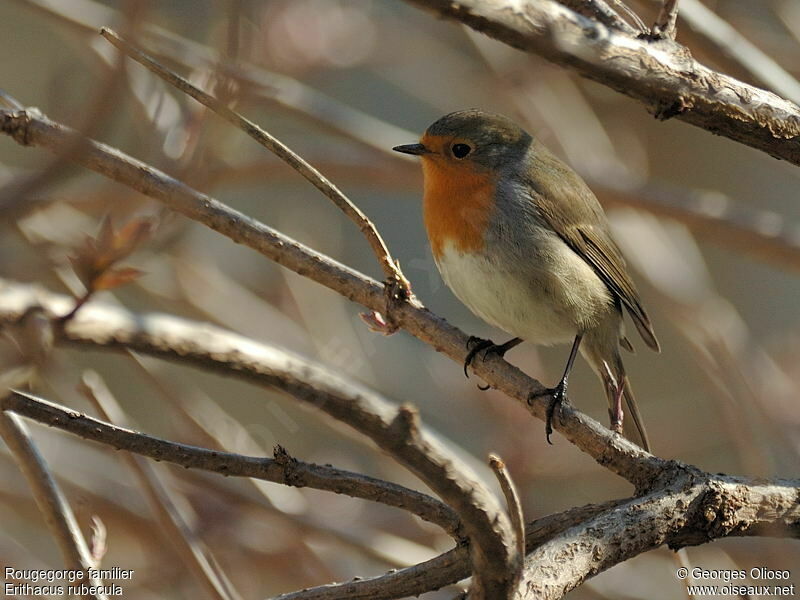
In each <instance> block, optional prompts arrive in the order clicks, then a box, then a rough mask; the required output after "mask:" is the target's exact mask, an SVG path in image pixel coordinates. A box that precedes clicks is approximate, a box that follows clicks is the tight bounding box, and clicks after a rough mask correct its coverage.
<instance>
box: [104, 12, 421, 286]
mask: <svg viewBox="0 0 800 600" xmlns="http://www.w3.org/2000/svg"><path fill="white" fill-rule="evenodd" d="M100 35H102V36H103V37H104V38H105V39H107V40H108V41H109V42H110V43H111V44H112V45H113V46H114V47H115V48H117V49H118V50H120V51H121V52H123V53H124V54H126V55H127V56H129V57H130V58H132V59H133V60H135V61H136V62H138V63H139V64H141V65H143V66H144V67H146V68H147V69H149V70H150V71H152V72H153V73H155V74H156V75H158V76H159V77H161V79H163V80H164V81H166V82H167V83H169V84H170V85H172V86H174V87H175V88H177V89H179V90H180V91H182V92H184V93H185V94H187V95H189V96H191V97H192V98H194V99H195V100H197V101H198V102H200V103H201V104H203V105H204V106H206V107H208V108H209V109H211V110H212V111H214V112H215V113H216V114H218V115H219V116H220V117H222V118H223V119H225V120H226V121H228V122H229V123H231V124H232V125H234V126H236V127H238V128H239V129H241V130H242V131H244V132H245V133H246V134H247V135H249V136H250V137H251V138H253V139H254V140H256V141H257V142H258V143H259V144H261V145H262V146H264V147H265V148H267V149H268V150H269V151H270V152H272V153H274V154H275V155H276V156H277V157H278V158H280V159H282V160H283V161H285V162H286V164H288V165H289V166H290V167H292V168H293V169H294V170H296V171H297V172H298V173H300V174H301V175H302V176H303V177H305V178H306V180H308V181H309V182H310V183H311V184H312V185H313V186H314V187H316V188H317V189H318V190H319V191H320V192H322V193H323V194H324V195H325V196H326V197H327V198H329V199H330V200H332V201H333V203H334V204H335V205H336V206H338V207H339V208H340V209H341V210H342V212H343V213H344V214H345V215H347V217H348V218H350V220H352V221H353V222H354V223H355V224H356V225H357V226H358V228H359V230H360V231H361V233H362V234H363V235H364V237H366V238H367V241H368V242H369V245H370V246H371V247H372V250H373V252H374V253H375V256H376V257H377V258H378V262H379V263H380V265H381V268H382V269H383V273H384V275H385V276H386V278H387V280H388V281H392V282H395V283H397V284H399V285H401V286H402V287H403V289H405V290H409V289H410V286H409V284H408V280H406V278H405V276H404V275H403V273H402V272H401V271H400V268H399V267H398V265H397V262H396V261H395V260H394V259H393V258H392V257H391V255H390V254H389V249H388V248H387V247H386V244H385V243H384V241H383V238H381V236H380V234H379V233H378V230H377V229H375V226H374V225H373V224H372V221H370V220H369V219H368V218H367V216H366V215H365V214H364V213H363V212H362V211H361V209H359V208H358V207H357V206H356V205H355V204H353V203H352V202H351V201H350V199H349V198H348V197H347V196H345V195H344V194H343V193H342V192H341V191H340V190H339V188H337V187H336V186H335V185H334V184H333V183H331V182H330V181H329V180H328V179H327V178H326V177H325V176H324V175H322V173H320V172H319V171H317V170H316V169H315V168H314V167H312V166H311V165H310V164H308V163H307V162H306V161H305V160H304V159H303V158H302V157H301V156H300V155H298V154H297V153H295V152H294V151H293V150H291V149H290V148H289V147H288V146H286V145H285V144H283V143H282V142H281V141H280V140H278V139H277V138H275V137H274V136H272V135H271V134H269V133H267V132H266V131H264V130H263V129H262V128H261V127H259V126H258V125H256V124H255V123H254V122H252V121H250V120H249V119H247V118H245V117H243V116H242V115H240V114H239V113H237V112H236V111H234V110H231V109H230V108H228V107H227V106H225V105H224V104H222V103H221V102H219V101H218V100H217V99H216V98H214V97H213V96H211V95H209V94H207V93H205V92H203V91H202V90H200V89H199V88H197V87H195V86H194V85H192V84H191V83H189V82H188V81H187V80H186V79H184V78H183V77H181V76H180V75H178V74H176V73H173V72H172V71H170V70H169V69H167V68H166V67H164V66H162V65H160V64H159V63H158V62H156V61H155V60H153V59H152V58H150V57H149V56H147V55H146V54H145V53H143V52H142V51H141V50H138V49H137V48H135V47H133V46H132V45H131V44H129V43H128V42H126V41H125V40H123V39H121V38H120V37H119V36H118V35H117V34H116V33H114V32H113V31H112V30H111V29H108V28H107V27H104V28H103V29H101V31H100Z"/></svg>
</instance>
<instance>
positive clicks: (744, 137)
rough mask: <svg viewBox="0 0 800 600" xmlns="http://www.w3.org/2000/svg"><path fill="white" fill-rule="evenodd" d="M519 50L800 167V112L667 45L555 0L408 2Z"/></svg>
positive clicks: (682, 49) (661, 113) (662, 113)
mask: <svg viewBox="0 0 800 600" xmlns="http://www.w3.org/2000/svg"><path fill="white" fill-rule="evenodd" d="M406 2H408V3H410V4H413V5H415V6H418V7H420V8H423V9H426V10H429V11H431V12H433V13H435V14H437V15H439V16H442V17H447V18H450V19H454V20H456V21H459V22H461V23H464V24H465V25H468V26H470V27H472V28H473V29H475V30H477V31H480V32H482V33H485V34H486V35H488V36H490V37H493V38H495V39H497V40H500V41H501V42H504V43H506V44H508V45H510V46H513V47H515V48H519V49H520V50H524V51H526V52H531V53H533V54H538V55H540V56H542V57H544V58H546V59H547V60H550V61H552V62H554V63H556V64H559V65H564V66H568V67H570V68H572V69H574V70H575V71H576V72H578V73H579V74H581V75H583V76H584V77H588V78H589V79H594V80H595V81H598V82H600V83H602V84H604V85H607V86H609V87H611V88H613V89H615V90H617V91H618V92H621V93H623V94H625V95H627V96H630V97H631V98H634V99H636V100H639V101H640V102H642V103H643V104H644V105H645V107H646V108H647V109H648V110H649V111H650V112H651V113H652V114H654V115H655V116H656V117H657V118H659V119H668V118H670V117H677V118H679V119H681V120H682V121H685V122H687V123H691V124H692V125H696V126H697V127H701V128H703V129H706V130H708V131H711V132H713V133H716V134H719V135H724V136H725V137H728V138H730V139H732V140H734V141H737V142H740V143H742V144H745V145H748V146H752V147H753V148H757V149H759V150H763V151H764V152H767V153H768V154H770V155H772V156H774V157H776V158H781V159H784V160H787V161H789V162H791V163H793V164H795V165H800V107H798V106H797V105H796V104H794V103H792V102H789V101H788V100H784V99H783V98H781V97H779V96H777V95H775V94H773V93H772V92H768V91H765V90H762V89H759V88H757V87H754V86H752V85H748V84H746V83H743V82H741V81H738V80H737V79H734V78H733V77H729V76H727V75H724V74H722V73H718V72H716V71H714V70H712V69H709V68H708V67H705V66H703V65H702V64H700V63H699V62H697V61H696V60H694V58H692V56H691V55H690V54H689V52H688V50H687V49H686V48H685V47H683V46H681V45H679V44H676V43H675V42H673V41H671V40H655V41H648V40H646V39H639V38H634V37H631V36H628V35H625V34H624V33H621V32H618V31H614V30H609V29H608V28H607V27H606V26H605V25H602V24H601V23H598V22H596V21H593V20H591V19H587V18H586V17H583V16H581V15H579V14H577V13H575V12H573V11H571V10H569V9H568V8H566V7H564V6H562V5H560V4H558V3H556V2H554V1H553V0H537V1H536V2H522V3H520V2H510V1H509V0H406Z"/></svg>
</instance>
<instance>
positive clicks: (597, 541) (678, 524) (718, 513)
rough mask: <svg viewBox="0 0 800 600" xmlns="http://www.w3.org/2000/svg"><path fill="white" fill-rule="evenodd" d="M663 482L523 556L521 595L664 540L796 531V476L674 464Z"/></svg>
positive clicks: (563, 588)
mask: <svg viewBox="0 0 800 600" xmlns="http://www.w3.org/2000/svg"><path fill="white" fill-rule="evenodd" d="M676 475H677V477H676V478H675V479H674V480H673V481H672V482H670V484H669V486H667V487H665V488H663V489H659V490H658V491H655V492H653V493H652V494H649V495H647V496H644V497H642V498H633V499H630V500H629V501H627V502H625V503H623V504H620V505H619V506H617V507H616V508H614V509H613V510H608V511H605V512H602V513H600V514H598V515H597V516H595V517H593V518H591V519H589V520H587V521H585V522H584V523H582V524H580V525H578V526H575V527H572V528H570V529H568V530H566V531H565V532H564V534H563V535H561V536H558V537H555V538H553V539H551V540H550V541H548V542H547V543H545V544H543V545H541V546H540V547H539V548H537V549H536V550H535V551H534V552H532V553H530V554H529V555H528V556H527V557H526V559H525V570H524V574H523V579H522V583H521V585H520V596H519V597H520V598H527V597H532V598H542V599H556V598H561V597H563V595H564V594H565V593H566V592H568V591H569V590H571V589H574V588H575V587H577V586H578V585H580V584H581V583H582V582H583V581H584V580H586V579H587V578H589V577H591V576H593V575H596V574H597V573H599V572H601V571H603V570H605V569H608V568H610V567H612V566H614V565H616V564H619V563H620V562H623V561H625V560H628V559H630V558H632V557H633V556H636V555H638V554H641V553H642V552H644V551H646V550H650V549H652V548H657V547H659V546H661V545H663V544H667V545H669V547H670V548H673V549H676V548H680V547H683V546H686V545H695V544H704V543H707V542H708V541H709V540H710V539H716V538H718V537H724V536H736V535H754V534H755V535H759V534H760V533H756V532H764V531H766V532H769V534H771V535H778V536H781V535H788V536H792V537H798V536H800V527H798V524H797V523H798V517H800V505H799V504H798V503H797V492H798V486H799V485H800V481H780V480H776V481H772V482H764V481H763V480H761V481H752V480H751V481H746V480H743V479H738V478H734V477H725V476H717V475H710V474H703V475H701V476H700V477H699V478H698V477H697V476H698V472H697V471H695V470H694V469H693V468H687V469H684V470H683V471H682V472H676Z"/></svg>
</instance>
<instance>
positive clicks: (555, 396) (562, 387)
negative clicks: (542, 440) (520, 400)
mask: <svg viewBox="0 0 800 600" xmlns="http://www.w3.org/2000/svg"><path fill="white" fill-rule="evenodd" d="M542 396H550V402H549V403H548V404H547V412H546V413H545V424H544V433H545V436H546V437H547V443H548V444H551V445H552V443H553V442H551V441H550V436H551V435H552V433H553V415H555V412H556V408H559V409H560V408H561V406H562V405H563V403H564V402H566V401H567V380H566V379H562V380H561V381H560V382H559V383H558V385H557V386H556V387H554V388H545V389H543V390H542V391H540V392H533V393H531V395H530V396H528V404H531V403H532V401H533V399H534V398H540V397H542Z"/></svg>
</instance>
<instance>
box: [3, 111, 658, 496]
mask: <svg viewBox="0 0 800 600" xmlns="http://www.w3.org/2000/svg"><path fill="white" fill-rule="evenodd" d="M71 131H72V130H70V129H69V128H66V127H64V126H62V125H59V124H57V123H54V122H52V121H50V120H49V119H47V118H45V117H43V116H42V115H41V114H40V113H39V112H38V111H36V110H35V109H29V110H25V111H9V110H0V132H3V133H6V134H7V135H10V136H12V137H13V138H14V139H15V140H16V141H17V142H18V143H20V144H23V145H38V146H44V147H47V148H49V149H51V150H53V151H54V152H60V150H61V148H62V147H63V144H64V143H65V140H68V139H70V135H71ZM73 159H74V160H75V161H76V162H77V163H78V164H81V165H83V166H85V167H87V168H89V169H92V170H94V171H97V172H99V173H101V174H103V175H106V176H107V177H110V178H111V179H114V180H115V181H118V182H120V183H123V184H125V185H128V186H130V187H132V188H133V189H136V190H138V191H140V192H141V193H143V194H145V195H147V196H150V197H151V198H154V199H156V200H159V201H160V202H163V203H165V204H166V205H167V206H169V207H170V208H172V209H173V210H176V211H178V212H180V213H182V214H184V215H186V216H187V217H189V218H191V219H194V220H196V221H199V222H201V223H203V224H205V225H206V226H208V227H210V228H211V229H214V230H215V231H217V232H219V233H221V234H223V235H225V236H227V237H228V238H230V239H231V240H233V241H235V242H237V243H240V244H244V245H246V246H248V247H250V248H252V249H253V250H256V251H257V252H260V253H261V254H263V255H264V256H266V257H268V258H270V259H272V260H274V261H275V262H277V263H278V264H280V265H283V266H284V267H287V268H289V269H291V270H292V271H295V272H296V273H298V274H300V275H303V276H306V277H308V278H310V279H312V280H314V281H316V282H317V283H321V284H322V285H324V286H326V287H328V288H330V289H332V290H334V291H336V292H338V293H339V294H341V295H342V296H344V297H345V298H348V299H350V300H353V301H354V302H358V303H359V304H362V305H363V306H366V307H367V308H370V309H372V310H375V311H380V310H383V309H384V307H385V304H386V292H385V288H384V286H382V285H381V284H379V283H378V282H376V281H374V280H373V279H370V278H369V277H366V276H365V275H363V274H361V273H359V272H358V271H355V270H353V269H351V268H350V267H347V266H345V265H343V264H341V263H339V262H337V261H335V260H333V259H331V258H329V257H327V256H325V255H322V254H320V253H318V252H315V251H313V250H311V249H310V248H307V247H306V246H304V245H302V244H300V243H299V242H297V241H295V240H293V239H292V238H290V237H288V236H286V235H284V234H282V233H280V232H279V231H276V230H274V229H272V228H270V227H268V226H266V225H264V224H263V223H260V222H259V221H256V220H255V219H252V218H250V217H248V216H246V215H244V214H242V213H240V212H238V211H236V210H234V209H232V208H230V207H228V206H226V205H225V204H222V203H221V202H219V201H217V200H215V199H213V198H211V197H209V196H207V195H205V194H201V193H199V192H197V191H195V190H193V189H192V188H190V187H189V186H187V185H185V184H184V183H182V182H180V181H177V180H175V179H174V178H172V177H169V176H168V175H166V174H164V173H162V172H161V171H159V170H157V169H155V168H153V167H151V166H149V165H146V164H144V163H142V162H140V161H137V160H135V159H133V158H131V157H129V156H126V155H125V154H123V153H122V152H120V151H119V150H116V149H114V148H111V147H109V146H106V145H105V144H102V143H99V142H95V141H90V142H89V145H88V150H87V151H86V152H85V153H81V154H80V155H77V156H75V157H73ZM0 289H2V287H1V286H0ZM9 293H11V294H12V296H13V294H14V292H13V291H11V290H9ZM17 300H19V298H17ZM29 300H31V301H33V302H35V300H32V299H30V298H29ZM56 306H58V307H59V308H58V309H56V310H55V311H54V314H63V313H64V312H66V311H67V310H69V308H71V305H70V306H69V308H68V307H65V306H63V305H61V304H59V303H56ZM88 308H90V307H84V309H82V311H85V310H87V309H88ZM395 309H396V310H395V312H394V314H393V318H394V320H395V321H396V323H397V324H398V325H399V326H401V327H403V328H404V329H405V330H407V331H408V332H409V333H411V334H412V335H414V336H415V337H417V338H419V339H420V340H422V341H423V342H425V343H427V344H429V345H431V346H433V347H434V348H435V349H436V350H438V351H440V352H443V353H445V354H447V356H449V357H450V358H452V359H453V360H455V361H456V362H458V363H459V364H463V362H464V358H465V355H466V347H467V346H466V345H467V339H468V337H467V336H466V335H465V334H464V333H463V332H462V331H461V330H459V329H458V328H456V327H453V326H452V325H450V324H449V323H447V322H446V321H445V320H443V319H441V318H440V317H438V316H436V315H434V314H433V313H431V312H430V311H428V310H426V309H425V308H423V307H422V306H421V305H420V303H419V302H418V301H417V300H415V299H413V298H412V299H410V300H409V301H408V302H405V303H402V304H399V305H397V306H396V307H395ZM90 337H91V336H90ZM473 371H474V372H475V374H476V375H478V376H479V377H481V379H483V380H484V381H485V382H487V383H489V384H490V385H491V386H492V387H495V388H497V389H499V390H501V391H502V392H504V393H505V394H506V395H508V396H509V397H511V398H514V399H516V400H517V401H519V402H520V403H522V405H523V406H525V407H526V408H528V410H530V411H531V413H532V414H534V415H535V416H536V417H537V418H539V419H542V420H544V418H545V412H546V409H547V404H548V402H547V399H546V398H544V396H543V397H542V398H539V399H535V400H533V401H531V400H530V396H531V393H532V392H533V393H535V392H542V391H544V390H545V388H544V386H542V384H541V383H540V382H538V381H536V380H535V379H533V378H531V377H529V376H527V375H525V374H524V373H522V372H521V371H520V370H519V369H517V368H516V367H514V366H512V365H510V364H509V363H507V362H506V361H505V360H503V359H502V358H499V357H496V356H490V357H488V358H487V359H486V360H484V361H479V362H477V363H475V364H474V365H473ZM554 426H555V429H556V430H558V431H560V432H561V433H562V434H563V435H564V436H565V437H566V438H567V439H569V440H570V441H571V442H572V443H574V444H575V445H576V446H578V447H579V448H580V449H581V450H582V451H584V452H586V453H587V454H589V455H590V456H592V457H593V458H594V459H595V460H597V461H598V462H600V463H601V464H602V465H603V466H604V467H606V468H607V469H610V470H611V471H613V472H614V473H617V474H618V475H620V476H622V477H624V478H625V479H627V480H628V481H630V482H631V483H633V484H634V485H636V486H639V487H641V486H644V487H646V486H647V485H649V482H650V481H651V480H652V479H653V478H654V477H657V476H658V474H659V473H660V471H661V468H662V462H661V461H659V460H658V459H656V458H653V457H652V456H650V455H649V454H648V453H647V452H645V451H644V450H642V449H641V448H639V447H638V446H636V445H635V444H632V443H630V442H628V441H627V440H625V439H624V438H622V437H621V436H619V435H615V434H613V433H612V432H611V431H609V430H608V429H606V428H605V427H603V426H602V425H600V424H599V423H597V422H596V421H594V420H593V419H591V418H589V417H587V416H586V415H584V414H582V413H581V412H580V411H577V410H575V409H574V408H573V407H571V406H566V405H565V406H563V407H562V410H561V418H560V419H556V422H555V423H554Z"/></svg>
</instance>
